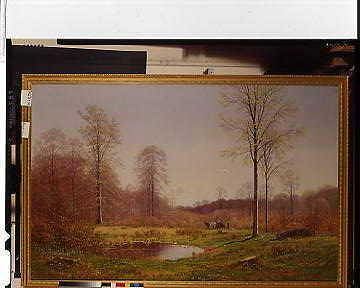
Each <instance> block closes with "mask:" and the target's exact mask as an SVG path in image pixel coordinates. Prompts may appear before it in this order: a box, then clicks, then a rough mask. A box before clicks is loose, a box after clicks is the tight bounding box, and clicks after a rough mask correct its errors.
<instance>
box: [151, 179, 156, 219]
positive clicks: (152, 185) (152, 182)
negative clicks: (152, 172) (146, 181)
mask: <svg viewBox="0 0 360 288" xmlns="http://www.w3.org/2000/svg"><path fill="white" fill-rule="evenodd" d="M151 216H155V215H154V179H151Z"/></svg>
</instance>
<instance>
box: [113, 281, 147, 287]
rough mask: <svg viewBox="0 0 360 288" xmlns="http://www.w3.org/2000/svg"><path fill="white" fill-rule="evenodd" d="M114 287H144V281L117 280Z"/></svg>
mask: <svg viewBox="0 0 360 288" xmlns="http://www.w3.org/2000/svg"><path fill="white" fill-rule="evenodd" d="M115 287H144V283H140V282H129V283H127V282H117V283H115Z"/></svg>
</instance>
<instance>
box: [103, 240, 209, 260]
mask: <svg viewBox="0 0 360 288" xmlns="http://www.w3.org/2000/svg"><path fill="white" fill-rule="evenodd" d="M202 252H203V249H202V248H199V247H196V246H186V245H177V244H165V243H149V244H144V243H135V244H122V245H114V246H111V247H107V248H105V249H104V254H105V255H107V256H111V257H124V258H133V259H134V258H135V259H136V258H137V259H140V258H155V259H159V260H178V259H182V258H188V257H192V256H194V255H196V254H199V253H202Z"/></svg>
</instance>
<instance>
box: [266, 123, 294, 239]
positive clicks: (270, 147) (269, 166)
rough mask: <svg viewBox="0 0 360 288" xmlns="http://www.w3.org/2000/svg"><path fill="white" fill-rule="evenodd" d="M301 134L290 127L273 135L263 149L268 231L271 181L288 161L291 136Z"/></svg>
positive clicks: (267, 225) (267, 224)
mask: <svg viewBox="0 0 360 288" xmlns="http://www.w3.org/2000/svg"><path fill="white" fill-rule="evenodd" d="M297 134H300V130H296V129H290V130H289V131H287V132H286V131H284V132H283V133H282V135H281V137H279V136H278V135H271V137H268V140H267V141H266V142H265V143H264V146H263V149H262V150H261V158H260V162H259V163H260V168H261V170H262V172H263V176H264V180H265V232H268V227H269V221H270V212H269V189H270V181H271V179H272V178H273V177H274V176H277V175H278V174H279V171H280V169H281V168H282V167H283V166H284V165H286V163H288V161H286V160H284V154H285V151H286V150H285V149H286V147H290V141H291V138H292V137H291V136H295V135H297Z"/></svg>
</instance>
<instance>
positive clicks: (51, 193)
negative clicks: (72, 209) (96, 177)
mask: <svg viewBox="0 0 360 288" xmlns="http://www.w3.org/2000/svg"><path fill="white" fill-rule="evenodd" d="M65 142H66V136H65V134H64V133H63V131H61V130H59V129H56V128H52V129H49V130H47V131H45V132H43V133H42V134H41V136H40V141H39V143H38V145H37V147H38V149H37V150H36V151H35V153H34V154H35V155H34V159H33V165H36V164H39V165H41V166H42V169H40V174H41V175H40V176H41V177H40V178H41V180H42V186H43V187H46V188H47V189H46V190H47V192H46V194H44V195H43V199H42V200H43V202H45V203H47V208H46V210H48V213H49V216H50V217H54V218H57V217H61V216H62V213H63V212H64V209H62V208H63V207H62V206H63V203H62V201H59V199H61V198H60V195H59V188H60V185H59V182H60V171H61V168H62V167H61V160H62V157H63V150H64V145H65ZM34 170H35V169H34ZM45 199H46V200H45Z"/></svg>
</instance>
